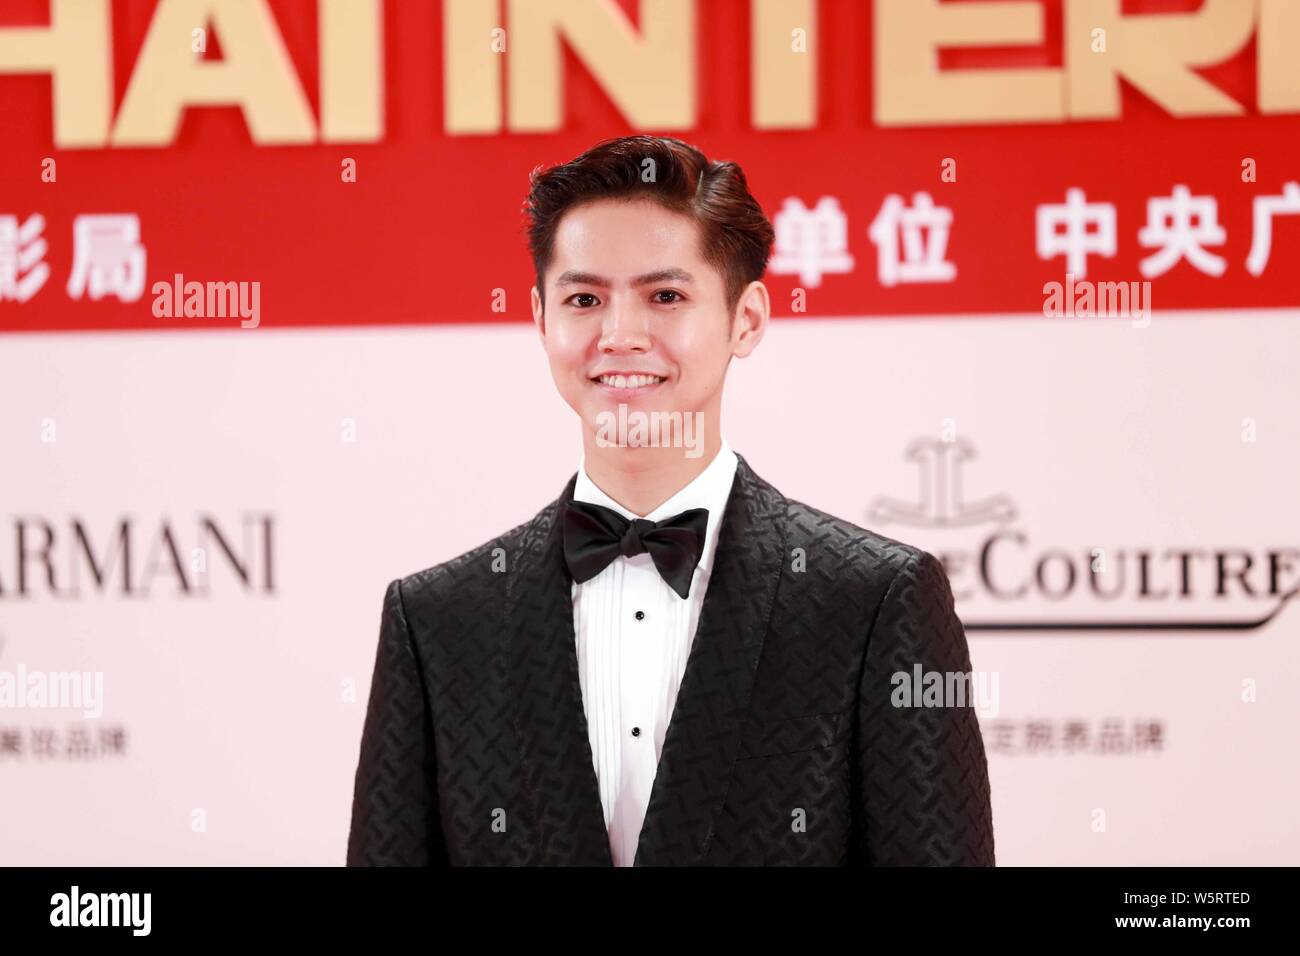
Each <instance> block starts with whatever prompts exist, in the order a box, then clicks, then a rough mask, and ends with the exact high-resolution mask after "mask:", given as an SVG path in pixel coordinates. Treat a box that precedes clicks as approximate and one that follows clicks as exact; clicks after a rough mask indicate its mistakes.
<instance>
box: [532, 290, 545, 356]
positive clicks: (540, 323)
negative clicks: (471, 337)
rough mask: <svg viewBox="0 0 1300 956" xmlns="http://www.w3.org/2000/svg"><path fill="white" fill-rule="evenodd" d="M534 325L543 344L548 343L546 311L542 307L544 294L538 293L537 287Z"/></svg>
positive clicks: (534, 301)
mask: <svg viewBox="0 0 1300 956" xmlns="http://www.w3.org/2000/svg"><path fill="white" fill-rule="evenodd" d="M532 301H533V323H534V324H535V325H536V326H537V334H538V336H539V337H540V338H541V340H542V342H545V341H546V310H545V309H544V308H543V307H542V294H541V293H540V292H538V291H537V286H533V296H532Z"/></svg>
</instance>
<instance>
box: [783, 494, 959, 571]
mask: <svg viewBox="0 0 1300 956" xmlns="http://www.w3.org/2000/svg"><path fill="white" fill-rule="evenodd" d="M786 518H787V521H788V528H789V530H788V537H789V540H788V542H787V546H788V547H791V548H795V547H799V542H800V540H801V539H803V540H806V541H808V542H809V543H810V545H812V546H814V547H816V548H818V549H819V550H832V551H834V552H835V553H836V555H837V556H838V557H839V558H841V559H843V560H845V561H849V562H858V563H860V564H865V565H867V566H869V567H870V568H871V570H874V571H877V572H882V571H883V572H884V573H887V574H889V575H890V576H891V577H892V575H893V574H896V573H898V572H899V571H902V570H903V568H905V567H907V566H908V565H909V564H911V563H913V562H919V561H922V560H924V559H925V558H926V557H927V556H929V557H931V559H932V560H935V559H933V556H931V555H929V552H927V551H925V550H923V549H921V548H918V547H916V546H915V545H911V544H907V543H906V542H904V541H898V540H897V539H895V538H890V537H888V536H886V535H883V534H880V533H879V532H877V531H872V530H871V529H869V528H863V527H861V526H860V525H856V524H854V523H853V522H851V521H846V520H845V519H843V518H837V517H836V516H835V515H832V514H827V513H826V512H825V511H822V510H820V509H818V508H814V507H812V506H811V505H807V504H804V503H803V502H802V501H795V500H794V499H791V498H787V499H786Z"/></svg>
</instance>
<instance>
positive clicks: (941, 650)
mask: <svg viewBox="0 0 1300 956" xmlns="http://www.w3.org/2000/svg"><path fill="white" fill-rule="evenodd" d="M527 211H528V216H529V222H530V228H529V242H530V247H531V251H532V256H533V262H534V267H535V270H536V282H537V284H536V286H535V287H534V289H533V293H532V311H533V317H534V320H535V322H536V325H537V331H538V334H539V336H540V338H541V343H542V346H543V348H544V349H545V351H546V355H547V359H548V361H549V363H550V368H551V373H552V376H553V378H554V380H555V384H556V388H557V389H558V390H559V392H560V394H561V395H562V396H563V398H564V399H565V401H566V402H567V403H568V404H569V405H570V406H571V407H572V408H573V410H574V412H576V413H577V416H578V419H579V422H580V427H581V430H582V438H583V449H584V454H583V458H582V461H581V462H580V463H579V466H578V470H577V472H576V474H575V475H574V476H573V477H572V478H570V479H569V482H568V484H567V485H566V486H565V487H564V490H563V491H562V492H561V493H560V495H559V497H558V498H557V499H556V500H555V501H553V502H552V503H551V504H549V505H547V506H546V507H545V508H543V509H542V511H541V512H539V513H538V515H537V516H536V517H535V518H533V519H532V520H531V521H529V522H527V523H526V524H523V525H521V526H520V527H518V528H515V529H514V530H512V531H509V532H507V533H505V534H504V535H502V536H500V537H499V538H496V539H494V540H492V541H489V542H487V543H486V544H484V545H482V546H481V547H479V548H476V549H475V550H473V551H471V552H469V553H467V554H464V555H461V556H460V557H458V558H456V559H454V560H452V561H448V562H447V563H445V564H441V565H438V566H436V567H432V568H429V569H427V570H425V571H422V572H419V573H417V574H413V575H411V576H409V577H405V578H401V579H398V580H394V581H393V582H392V583H391V584H390V585H389V586H388V591H387V594H386V595H385V600H384V611H383V618H382V623H381V628H380V635H379V647H378V652H377V658H376V662H375V672H374V680H373V683H372V686H371V691H370V699H369V707H368V711H367V714H366V720H365V727H364V730H363V734H362V741H361V752H360V761H359V764H358V767H357V774H356V781H355V790H354V797H353V805H352V826H351V832H350V835H349V839H348V849H347V861H348V864H349V865H439V866H446V865H603V866H609V865H615V866H630V865H633V864H635V865H638V866H653V865H728V864H737V865H746V864H759V865H762V864H778V865H779V864H804V865H860V866H865V865H889V864H932V865H992V863H993V861H994V854H993V828H992V814H991V809H990V799H989V782H988V768H987V763H986V760H985V754H984V747H983V743H982V740H981V737H980V732H979V727H978V724H977V721H976V717H975V713H974V711H973V710H972V708H971V705H970V701H968V700H964V699H963V700H961V701H960V702H957V701H952V700H940V701H939V702H938V705H937V706H935V705H934V701H932V700H930V698H929V695H927V698H926V701H927V704H926V706H911V705H908V706H903V705H902V704H900V703H899V695H898V694H897V693H895V692H896V690H897V689H898V675H900V674H902V675H910V674H911V673H912V672H913V671H914V670H915V669H916V668H917V667H918V666H919V667H920V668H921V669H922V670H924V671H926V672H938V673H940V674H947V675H954V676H960V675H969V672H970V656H969V651H968V648H967V643H966V637H965V633H964V631H963V629H962V625H961V622H960V621H959V620H958V619H957V617H956V614H955V613H954V608H953V597H952V591H951V589H950V587H949V584H948V579H947V577H946V575H945V574H944V571H943V569H942V566H941V565H940V564H939V562H938V561H937V560H936V559H935V558H934V557H933V556H931V555H930V554H928V553H926V552H924V551H921V550H919V549H917V548H914V547H910V546H908V545H906V544H903V543H901V542H898V541H894V540H891V539H889V538H886V537H883V536H881V535H878V534H875V533H873V532H871V531H867V530H864V529H862V528H859V527H856V526H854V525H852V524H850V523H848V522H846V521H842V520H840V519H837V518H834V517H832V516H830V515H828V514H824V513H823V512H820V511H817V510H815V509H813V508H810V507H808V506H806V505H803V504H801V503H799V502H796V501H792V500H790V499H787V498H785V497H784V496H783V495H782V494H781V493H780V492H779V491H777V490H776V489H775V488H774V487H772V486H771V485H770V484H768V483H767V482H765V481H764V480H763V479H762V478H760V477H759V476H758V475H756V474H755V473H754V471H753V470H752V469H751V468H750V466H749V464H748V463H747V462H746V461H745V459H744V458H743V457H741V456H740V455H738V454H736V453H735V452H734V451H733V450H732V449H731V448H730V447H729V446H728V444H727V443H726V441H725V440H724V439H723V436H722V431H721V407H722V391H723V386H724V383H725V381H726V374H727V369H728V367H729V365H730V363H731V360H732V359H733V358H744V357H745V356H747V355H749V354H750V353H751V352H752V351H753V350H754V348H755V347H756V346H757V345H758V344H759V342H760V341H761V340H762V338H763V333H764V331H765V330H766V328H767V324H768V319H769V315H770V311H771V307H770V302H769V299H768V293H767V289H766V287H765V286H764V285H763V282H762V277H763V273H764V270H765V268H766V265H767V260H768V256H769V254H770V251H771V246H772V241H773V232H772V227H771V224H770V223H769V222H768V220H767V217H766V216H765V215H764V214H763V211H762V209H761V207H760V206H759V205H758V203H757V202H756V201H755V199H754V198H753V196H752V195H750V193H749V189H748V186H747V184H746V180H745V176H744V174H743V172H742V171H741V169H740V167H738V166H737V165H735V164H734V163H728V162H717V161H710V160H708V159H707V158H706V157H705V156H704V155H703V154H702V153H700V152H699V151H698V150H696V149H694V148H692V147H690V146H688V145H686V144H684V143H682V142H679V141H677V140H673V139H662V138H655V137H648V136H634V137H626V138H623V139H618V140H613V141H610V142H606V143H602V144H600V145H598V146H596V147H594V148H593V149H591V150H588V151H587V152H586V153H583V154H582V155H581V156H578V157H577V158H576V159H573V160H572V161H570V162H568V163H565V164H563V165H560V166H556V167H553V168H551V169H549V170H546V171H544V172H536V173H534V175H533V178H532V183H531V190H530V193H529V196H528V204H527ZM651 421H658V422H660V423H668V427H666V428H661V429H655V430H653V431H651V430H649V429H647V428H644V427H643V428H639V429H638V428H636V427H630V428H625V427H623V426H622V423H625V422H651ZM612 422H617V423H619V427H617V428H614V429H613V432H611V429H610V425H611V423H612ZM676 423H680V424H676ZM665 435H667V440H664V438H665ZM916 696H917V698H918V699H919V698H920V696H921V694H920V689H919V688H918V689H917V693H916Z"/></svg>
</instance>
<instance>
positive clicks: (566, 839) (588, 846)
mask: <svg viewBox="0 0 1300 956" xmlns="http://www.w3.org/2000/svg"><path fill="white" fill-rule="evenodd" d="M575 478H576V476H575ZM573 486H574V479H570V480H569V484H568V486H567V487H566V488H565V489H564V493H563V494H562V495H560V498H559V499H558V500H557V501H555V502H554V503H552V504H551V505H550V506H548V507H547V508H546V509H544V510H543V511H542V512H541V513H540V514H539V515H538V516H537V517H536V518H534V519H533V521H532V522H531V523H530V524H529V526H528V528H527V529H526V530H525V532H524V536H523V538H522V540H521V543H520V548H519V553H518V554H517V555H506V562H507V565H506V574H507V580H506V612H505V625H506V632H505V637H506V642H507V646H508V647H509V652H508V654H507V661H508V664H507V666H508V667H509V668H510V679H511V689H512V693H513V697H514V719H515V735H516V739H517V740H518V741H519V746H520V761H521V767H522V769H523V784H524V786H523V789H524V793H525V794H526V795H527V798H528V800H529V802H530V805H531V810H532V813H533V819H534V820H536V821H537V830H538V837H539V840H540V844H541V846H540V850H541V858H540V860H539V861H538V862H540V863H541V864H543V865H546V866H557V865H560V866H613V865H614V860H613V857H612V855H611V853H610V849H609V832H608V830H606V828H605V812H604V810H603V808H602V806H601V802H600V784H599V782H598V781H597V779H596V769H595V765H594V762H593V760H592V756H591V743H590V741H589V738H588V735H587V717H586V713H585V711H584V709H583V704H582V686H581V685H580V684H579V682H578V655H577V648H576V642H575V640H574V633H573V599H572V594H571V590H570V587H571V583H572V582H571V579H570V578H569V573H568V569H567V568H566V567H565V564H564V553H563V548H562V543H563V542H562V537H561V525H560V521H559V514H560V506H561V504H562V503H563V502H565V501H567V500H569V499H570V498H571V497H572V496H573ZM507 825H508V823H507Z"/></svg>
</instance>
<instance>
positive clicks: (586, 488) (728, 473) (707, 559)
mask: <svg viewBox="0 0 1300 956" xmlns="http://www.w3.org/2000/svg"><path fill="white" fill-rule="evenodd" d="M736 464H737V459H736V453H735V452H734V451H732V450H731V446H730V445H728V444H727V440H726V439H725V438H724V439H723V440H722V446H721V447H720V448H719V449H718V453H717V454H716V455H714V456H713V461H711V462H709V464H708V467H706V468H705V469H704V470H703V471H702V472H700V473H699V474H698V475H696V476H695V479H694V480H693V481H692V482H691V483H690V484H688V485H687V486H686V487H685V488H682V489H681V490H680V491H678V492H677V493H676V494H675V495H673V496H672V497H671V498H669V499H668V500H667V501H665V502H664V503H663V504H661V505H660V506H659V507H657V508H655V509H654V510H653V511H651V512H650V513H649V514H648V515H646V516H645V518H646V520H647V521H662V520H663V519H664V518H671V517H672V516H673V515H676V514H681V513H682V512H683V511H689V510H690V509H691V508H705V509H707V510H708V512H709V521H708V524H707V526H706V527H705V531H704V552H703V554H702V555H701V556H700V563H699V568H700V570H702V571H703V572H704V573H705V574H709V573H710V572H711V571H712V570H713V554H714V552H715V551H716V550H717V545H718V528H719V526H720V525H721V524H722V512H723V510H724V509H725V508H726V506H727V498H728V497H730V495H731V485H732V482H733V481H734V480H735V477H736ZM573 500H574V501H585V502H589V503H590V504H595V505H601V506H603V507H605V508H609V509H611V510H612V511H617V512H618V513H619V514H621V515H622V516H623V517H624V518H628V519H632V518H637V517H639V515H635V514H633V513H632V512H631V511H628V510H627V509H626V508H624V507H623V506H622V505H621V504H619V503H618V502H617V501H615V500H614V499H613V498H611V497H610V496H609V495H607V494H605V492H603V491H601V490H600V489H599V488H598V487H596V484H595V482H593V481H592V480H591V478H589V477H588V476H587V460H586V457H585V456H584V457H583V459H582V461H581V462H580V463H579V465H578V480H577V481H576V482H575V483H574V486H573ZM692 593H694V591H693V590H692Z"/></svg>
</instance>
